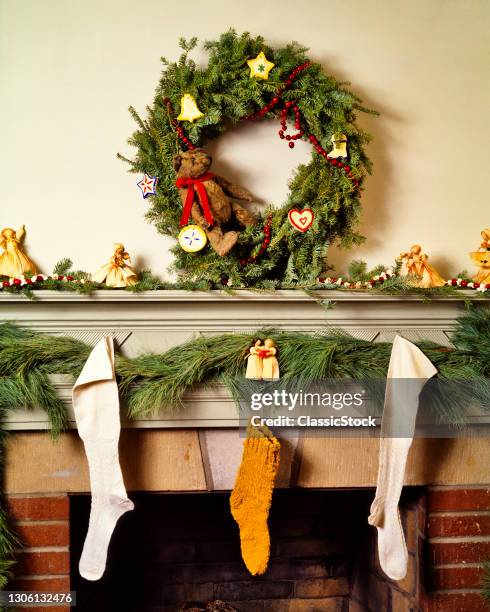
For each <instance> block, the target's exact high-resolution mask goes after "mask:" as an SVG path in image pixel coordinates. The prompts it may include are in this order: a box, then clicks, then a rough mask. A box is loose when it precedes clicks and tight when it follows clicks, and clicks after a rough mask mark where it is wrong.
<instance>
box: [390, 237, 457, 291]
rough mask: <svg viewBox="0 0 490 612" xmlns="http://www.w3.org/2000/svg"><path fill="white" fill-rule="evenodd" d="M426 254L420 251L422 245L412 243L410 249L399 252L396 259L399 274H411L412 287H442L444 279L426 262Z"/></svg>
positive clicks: (444, 282)
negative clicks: (399, 266)
mask: <svg viewBox="0 0 490 612" xmlns="http://www.w3.org/2000/svg"><path fill="white" fill-rule="evenodd" d="M428 259H429V257H428V255H426V254H425V253H422V247H421V246H420V245H419V244H414V245H413V246H412V247H411V249H410V251H408V252H405V253H400V257H399V258H398V261H401V268H400V276H412V277H413V278H412V281H411V283H412V285H413V286H414V287H423V288H429V287H442V286H444V285H445V284H446V281H445V280H444V279H443V278H442V276H441V275H440V274H439V272H437V270H436V269H435V268H433V267H432V266H431V265H430V264H429V262H428Z"/></svg>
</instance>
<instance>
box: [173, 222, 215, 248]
mask: <svg viewBox="0 0 490 612" xmlns="http://www.w3.org/2000/svg"><path fill="white" fill-rule="evenodd" d="M178 240H179V244H180V246H181V247H182V249H183V250H184V251H185V252H186V253H197V252H198V251H200V250H201V249H203V248H204V247H205V246H206V243H207V241H208V237H207V236H206V232H205V231H204V230H203V229H202V228H200V227H199V226H198V225H186V226H185V227H183V228H182V229H181V230H180V233H179V238H178Z"/></svg>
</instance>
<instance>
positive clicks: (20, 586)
mask: <svg viewBox="0 0 490 612" xmlns="http://www.w3.org/2000/svg"><path fill="white" fill-rule="evenodd" d="M9 590H10V591H44V592H46V593H49V592H53V593H54V592H55V591H60V592H68V591H69V590H70V576H60V577H59V578H44V577H42V576H40V577H39V578H19V579H15V578H14V579H13V580H12V582H10V583H9Z"/></svg>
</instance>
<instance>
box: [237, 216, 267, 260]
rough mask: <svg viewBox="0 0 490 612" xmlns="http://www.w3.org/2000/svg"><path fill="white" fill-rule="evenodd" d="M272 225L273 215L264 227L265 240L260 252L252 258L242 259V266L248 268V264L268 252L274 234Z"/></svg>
mask: <svg viewBox="0 0 490 612" xmlns="http://www.w3.org/2000/svg"><path fill="white" fill-rule="evenodd" d="M271 225H272V215H269V216H268V217H267V220H266V222H265V225H264V239H263V240H262V244H261V245H260V249H259V250H258V253H257V255H251V256H250V257H247V258H246V259H240V265H241V266H247V265H248V264H251V263H253V262H254V261H256V260H257V259H258V258H259V257H260V256H261V255H263V254H264V253H265V252H266V251H267V249H268V247H269V244H270V242H271V233H272V229H271Z"/></svg>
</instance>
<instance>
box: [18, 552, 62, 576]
mask: <svg viewBox="0 0 490 612" xmlns="http://www.w3.org/2000/svg"><path fill="white" fill-rule="evenodd" d="M15 558H16V560H17V563H18V564H17V565H16V568H15V573H16V575H17V576H36V575H38V576H40V575H44V574H54V575H58V574H68V573H69V572H70V553H69V552H68V551H46V552H20V553H17V554H16V555H15Z"/></svg>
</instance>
